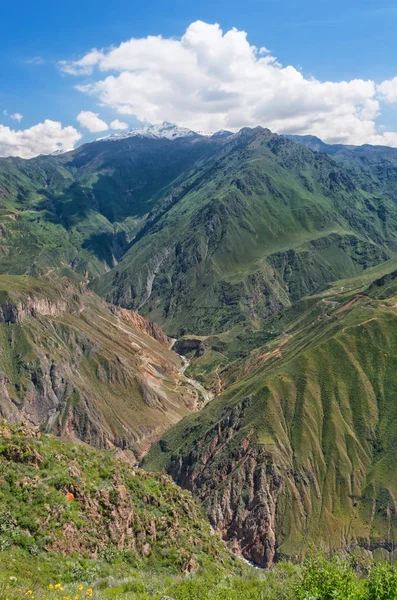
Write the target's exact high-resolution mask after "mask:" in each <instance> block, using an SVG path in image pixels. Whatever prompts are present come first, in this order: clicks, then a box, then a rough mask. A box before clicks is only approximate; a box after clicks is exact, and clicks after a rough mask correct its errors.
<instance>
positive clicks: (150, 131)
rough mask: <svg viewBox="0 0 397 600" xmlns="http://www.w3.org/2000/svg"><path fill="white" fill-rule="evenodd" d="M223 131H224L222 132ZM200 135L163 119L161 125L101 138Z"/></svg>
mask: <svg viewBox="0 0 397 600" xmlns="http://www.w3.org/2000/svg"><path fill="white" fill-rule="evenodd" d="M222 133H223V132H222ZM197 135H200V134H198V133H196V132H195V131H192V130H191V129H187V128H186V127H179V126H178V125H174V124H173V123H168V122H167V121H163V123H161V124H160V125H145V126H144V127H136V128H134V129H130V131H126V132H123V133H112V134H111V135H108V136H106V137H103V138H100V140H102V141H103V140H107V141H110V142H113V141H117V140H125V139H127V138H131V137H144V138H151V139H159V138H164V139H167V140H177V139H180V138H183V137H192V136H197Z"/></svg>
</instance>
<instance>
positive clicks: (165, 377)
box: [0, 123, 397, 600]
mask: <svg viewBox="0 0 397 600" xmlns="http://www.w3.org/2000/svg"><path fill="white" fill-rule="evenodd" d="M396 164H397V150H395V149H392V148H386V147H375V146H362V147H353V146H342V145H336V146H332V145H328V144H324V143H323V142H321V140H319V139H317V138H314V137H312V136H307V137H302V138H300V137H299V136H280V135H276V134H274V133H272V132H271V131H269V130H268V129H265V128H262V127H254V128H248V127H247V128H243V129H241V130H240V131H238V132H237V133H231V132H222V133H221V134H214V135H212V136H209V135H202V134H198V133H195V132H193V131H190V130H188V129H185V128H178V127H176V126H173V125H171V124H169V123H164V124H163V125H161V126H155V127H149V126H148V127H144V128H142V129H140V130H136V131H134V130H133V131H132V132H129V133H121V134H113V135H111V136H110V137H108V138H103V139H99V140H97V141H94V142H92V143H89V144H85V145H83V146H80V147H79V148H77V149H76V150H73V151H71V152H66V153H63V154H57V155H50V156H38V157H37V158H33V159H31V160H22V159H19V158H6V159H0V416H1V418H2V419H3V421H2V424H1V429H0V446H1V448H0V500H1V503H2V506H3V504H4V506H5V507H6V509H4V510H5V513H4V514H6V513H7V515H8V516H7V517H4V519H5V521H4V523H6V525H4V527H3V525H2V523H3V521H2V519H3V516H2V515H3V513H2V512H0V561H1V552H2V551H3V550H1V548H3V546H4V552H5V553H6V554H4V556H6V555H7V556H8V557H9V556H13V557H14V558H13V560H14V559H15V561H18V560H25V559H22V558H20V557H21V556H25V557H26V554H24V553H26V552H27V553H29V552H30V550H29V548H31V547H32V548H33V547H34V550H33V553H34V556H36V555H37V556H41V553H42V554H43V556H44V553H47V552H48V553H50V555H49V558H48V565H47V567H48V571H47V572H46V578H47V579H46V581H47V580H48V583H50V582H51V581H50V580H51V577H52V576H53V573H54V571H53V569H55V570H56V569H57V568H59V569H60V571H61V572H62V573H63V576H64V577H65V578H66V579H65V581H66V580H67V581H70V584H72V583H73V582H72V579H73V578H71V577H69V575H68V574H67V570H68V569H67V561H69V560H72V558H73V556H74V558H73V560H75V559H76V556H75V555H81V556H84V560H83V559H81V560H80V559H78V560H77V559H76V560H77V562H78V563H79V564H80V566H81V565H83V566H81V569H83V571H84V570H85V571H87V572H89V571H90V569H95V568H96V567H95V565H96V564H97V565H98V572H99V571H100V572H101V577H102V580H103V581H104V579H103V578H105V577H108V576H109V577H110V572H111V570H112V569H111V567H110V566H109V565H112V564H113V565H114V569H115V572H117V573H118V575H117V577H119V578H120V579H122V578H123V577H126V575H125V574H126V573H128V572H129V570H130V571H131V572H133V579H134V582H135V583H136V581H135V580H138V579H139V575H137V573H138V571H139V569H142V570H144V571H145V572H146V570H151V569H152V571H154V572H155V571H156V569H158V570H159V573H158V577H159V579H158V582H159V583H158V588H156V589H158V590H160V589H161V590H163V591H164V590H165V591H167V590H168V589H171V590H172V589H174V591H175V590H176V591H175V594H179V595H176V596H175V597H176V598H177V599H178V600H179V598H188V597H194V596H188V595H185V596H183V594H184V593H185V591H183V590H182V587H181V588H180V589H179V588H178V585H179V583H178V582H177V581H176V580H175V581H174V580H172V585H171V583H170V582H168V583H167V585H166V584H165V583H164V581H163V580H162V579H161V577H163V576H164V577H166V576H168V575H167V573H169V575H170V577H171V576H172V577H176V578H177V577H178V574H181V573H183V574H184V576H186V574H188V575H189V576H190V574H191V575H192V581H193V575H194V577H197V581H199V580H200V577H202V576H205V573H206V572H208V573H211V577H213V578H216V577H218V576H219V578H221V579H222V578H223V577H227V576H228V573H229V575H231V576H235V577H236V578H240V579H239V581H240V583H239V584H237V583H236V589H238V585H241V586H242V587H241V588H240V589H241V590H242V589H243V588H244V589H252V590H256V591H252V594H253V595H252V597H258V598H259V597H261V596H254V594H256V593H257V592H258V594H260V591H258V590H259V589H260V588H256V587H255V586H257V585H259V584H257V580H255V582H253V581H251V580H250V577H254V576H253V575H250V574H249V573H250V569H251V567H248V566H247V564H246V563H245V562H243V561H249V562H250V563H252V564H254V565H256V566H257V567H260V569H256V570H258V571H260V574H258V575H257V577H259V579H261V578H267V577H268V578H270V579H271V577H272V575H271V574H270V575H265V574H264V573H262V571H263V569H268V568H270V567H272V568H273V569H274V571H273V572H274V573H275V574H278V573H279V574H280V577H281V578H282V577H284V575H283V574H282V573H283V572H284V571H283V569H284V568H285V569H287V570H288V569H290V571H289V574H288V576H287V575H285V577H286V580H288V581H291V582H293V583H291V586H292V587H291V588H290V592H291V593H290V592H288V593H290V595H288V596H287V595H286V596H285V598H291V599H292V598H293V599H294V600H295V598H298V597H299V598H304V597H305V596H303V595H301V596H293V594H294V593H295V592H293V591H291V590H292V588H293V589H297V588H296V585H297V583H296V578H297V577H298V571H299V567H297V566H296V565H298V564H300V563H301V561H302V560H305V559H307V557H308V556H310V554H311V552H312V549H313V548H316V549H322V550H323V551H324V552H330V553H334V552H336V553H338V552H341V551H342V552H344V553H345V554H346V555H349V556H356V555H357V556H359V559H360V560H362V561H364V562H365V561H371V560H373V559H374V560H376V561H389V562H392V561H394V560H395V542H396V540H395V529H396V506H397V504H396V502H397V489H396V485H395V482H396V481H397V473H396V464H397V463H396V460H395V459H396V456H395V449H396V440H397V429H396V426H397V412H396V410H395V395H396V390H397V379H396V376H397V370H396V357H397V320H396V319H397V311H396V306H397V205H396V195H395V192H396V189H395V181H396V178H395V165H396ZM47 455H48V456H47ZM54 457H55V458H54ZM56 457H58V458H56ZM2 461H3V462H2ZM10 461H11V462H10ZM57 462H58V463H59V465H58V466H59V468H58V466H57ZM11 463H12V467H10V464H11ZM2 465H3V466H2ZM7 465H8V466H7ZM10 468H11V470H12V471H15V475H13V476H12V477H11V476H10V475H7V473H9V469H10ZM2 473H3V474H6V475H4V477H3V475H2ZM2 477H3V478H2ZM21 482H22V483H21ZM17 484H18V485H17ZM67 494H72V495H73V498H74V501H73V502H72V503H71V504H68V501H67ZM50 496H53V500H51V499H50ZM65 498H66V499H65ZM22 501H23V502H25V501H26V502H29V504H31V506H32V507H33V509H34V511H33V512H34V518H33V517H32V518H31V519H30V521H29V523H28V519H27V515H26V514H25V512H24V510H23V509H22V508H21V507H22ZM47 506H49V507H50V508H47ZM1 510H3V509H2V508H1ZM3 512H4V511H3ZM32 514H33V513H32ZM10 515H11V516H10ZM4 519H3V520H4ZM7 519H8V521H7ZM10 523H11V525H12V526H11V525H10ZM32 523H33V524H32ZM2 527H3V529H2ZM10 527H11V529H12V530H14V528H15V531H16V534H15V536H16V537H15V539H16V540H17V541H16V542H15V540H14V541H13V539H14V538H12V537H10V535H9V531H8V530H9V528H10ZM7 528H8V529H7ZM7 532H8V533H7ZM168 534H169V535H168ZM7 536H8V537H7ZM24 536H25V537H26V539H25V537H24ZM3 538H4V544H3V542H2V540H3ZM107 549H109V556H110V554H112V557H111V560H110V559H109V560H108V558H106V556H105V554H106V551H107ZM236 556H237V557H238V558H236ZM18 557H19V558H18ZM57 557H58V558H57ZM60 557H62V558H60ZM65 557H69V558H65ZM70 557H72V558H70ZM241 559H243V560H241ZM51 561H53V562H51ZM58 561H59V562H58ZM64 561H66V562H64ZM83 563H84V564H83ZM46 564H47V563H46ZM305 564H306V563H305ZM54 565H55V566H54ZM57 565H58V566H57ZM285 565H290V566H285ZM292 565H294V566H292ZM83 567H84V568H83ZM76 569H77V571H78V567H77V566H76ZM277 569H280V571H278V570H277ZM152 571H151V572H152ZM13 573H14V571H12V569H11V570H9V571H7V577H14V574H13ZM270 573H272V571H270ZM299 573H300V571H299ZM30 576H31V577H33V574H32V573H31V575H30ZM80 576H81V577H83V579H82V581H88V579H90V578H91V579H92V580H93V581H99V580H100V576H99V575H98V577H97V578H96V575H95V573H93V574H92V576H91V575H87V573H83V575H79V577H80ZM276 576H277V577H278V576H279V575H275V577H276ZM68 577H69V579H68ZM84 577H86V578H88V579H84ZM131 577H132V575H131ZM153 577H154V578H156V577H157V575H156V576H154V575H153ZM160 579H161V582H160ZM270 579H269V582H270V583H268V585H269V586H271V585H272V584H271V581H270ZM75 580H76V581H77V580H78V577H77V576H76V578H75ZM156 581H157V580H156ZM236 581H237V580H236ZM247 581H248V582H249V583H247ZM1 583H2V581H1V579H0V584H1ZM135 583H134V584H133V585H135ZM251 584H252V588H250V586H251ZM98 585H99V584H98ZM112 585H113V584H112ZM117 585H118V584H117V582H116V581H115V582H114V587H115V588H116V587H117ZM120 585H122V584H120ZM123 585H124V584H123ZM126 585H127V584H126ZM131 585H132V584H131ZM136 585H137V589H138V591H139V589H140V590H141V591H139V594H141V595H138V591H137V592H136V594H137V595H136V596H134V595H131V596H130V597H131V598H134V597H136V598H142V599H145V600H147V598H152V597H153V596H152V595H150V592H149V591H144V588H139V586H138V583H136ZM156 585H157V584H156ZM186 585H187V584H186ZM194 585H195V584H194V583H192V586H194ZM200 585H201V584H200ZM225 585H226V584H225ZM274 585H275V586H276V584H275V583H274ZM277 585H278V584H277ZM363 585H364V584H363ZM167 586H168V588H167ZM172 586H174V588H173V587H172ZM175 586H176V587H175ZM181 586H182V584H181ZM244 586H246V587H244ZM294 586H295V587H294ZM145 589H146V588H145ZM178 589H179V591H178ZM209 589H210V588H209ZM269 589H270V588H269ZM274 589H276V587H275V588H274ZM277 589H279V588H277ZM286 589H287V588H286ZM180 590H182V591H180ZM127 591H128V590H127ZM141 592H142V593H141ZM156 593H157V592H156ZM164 593H165V592H164ZM187 593H188V592H186V594H187ZM192 593H193V592H192ZM244 593H245V592H244ZM247 593H248V592H247ZM277 593H279V592H277ZM286 593H287V592H286ZM144 594H146V596H145V595H144ZM275 594H276V592H275ZM98 597H99V596H98ZM104 597H105V596H104ZM106 597H107V596H106ZM111 597H113V596H109V598H111ZM116 597H117V596H114V598H116ZM159 597H161V596H159ZM242 597H243V596H242ZM273 597H274V598H281V597H283V596H278V595H274V596H271V595H270V592H269V598H273ZM227 598H233V596H232V595H229V596H227Z"/></svg>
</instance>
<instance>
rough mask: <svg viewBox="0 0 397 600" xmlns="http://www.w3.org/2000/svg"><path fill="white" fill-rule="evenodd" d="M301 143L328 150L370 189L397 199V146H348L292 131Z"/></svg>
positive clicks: (330, 154)
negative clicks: (328, 142) (296, 133)
mask: <svg viewBox="0 0 397 600" xmlns="http://www.w3.org/2000/svg"><path fill="white" fill-rule="evenodd" d="M287 137H288V138H289V139H291V140H293V141H294V142H296V143H298V144H303V145H304V146H306V147H308V148H310V149H311V150H316V151H318V152H323V153H325V154H328V155H329V156H331V157H332V158H333V160H335V161H336V162H337V163H338V164H340V165H341V166H342V167H344V168H345V169H346V170H347V171H348V173H349V174H350V175H351V176H352V177H353V178H354V179H355V180H356V181H357V182H358V184H359V185H360V186H361V187H362V188H363V190H366V191H368V192H370V193H374V194H377V195H379V194H382V195H386V196H387V197H388V198H390V199H391V200H393V201H394V199H395V197H396V193H397V148H389V147H387V146H371V145H370V144H364V145H363V146H345V145H343V144H325V143H324V142H323V141H321V140H320V139H319V138H316V137H314V136H310V135H308V136H299V135H293V136H292V135H289V136H287Z"/></svg>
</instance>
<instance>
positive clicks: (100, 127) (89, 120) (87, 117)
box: [76, 110, 109, 133]
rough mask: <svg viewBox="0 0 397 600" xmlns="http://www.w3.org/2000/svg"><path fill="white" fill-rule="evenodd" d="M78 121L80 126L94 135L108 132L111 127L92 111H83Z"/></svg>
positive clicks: (78, 116)
mask: <svg viewBox="0 0 397 600" xmlns="http://www.w3.org/2000/svg"><path fill="white" fill-rule="evenodd" d="M76 119H77V121H78V122H79V123H80V125H82V126H83V127H85V128H86V129H88V131H91V132H92V133H97V132H99V131H107V130H108V129H109V125H108V124H107V123H105V121H102V119H100V118H99V115H98V113H94V112H91V111H90V110H82V111H81V112H80V113H79V114H78V115H77V117H76Z"/></svg>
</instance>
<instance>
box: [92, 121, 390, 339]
mask: <svg viewBox="0 0 397 600" xmlns="http://www.w3.org/2000/svg"><path fill="white" fill-rule="evenodd" d="M221 140H223V141H222V143H221V145H220V147H219V148H218V150H217V152H216V154H215V155H213V156H210V157H209V158H207V159H206V160H204V161H202V162H201V164H198V165H197V164H196V165H195V167H194V169H193V170H192V171H191V172H190V173H189V174H188V175H185V176H184V178H183V180H182V179H181V183H180V185H178V186H175V187H173V189H172V191H171V192H170V194H169V196H168V197H167V198H165V200H163V201H160V202H159V203H157V204H156V206H154V207H153V209H152V210H151V212H150V213H149V215H148V217H147V218H146V221H145V224H144V226H143V227H142V228H141V229H140V231H139V232H138V233H137V235H136V236H135V238H134V239H133V240H132V241H131V244H130V247H129V249H128V250H127V251H126V252H125V254H124V255H123V257H122V259H121V260H120V262H119V263H118V264H117V265H116V266H115V267H113V269H111V270H110V271H109V272H108V273H106V274H105V275H103V276H101V277H99V278H97V279H96V280H95V281H94V283H93V289H94V290H95V291H96V292H97V293H99V294H100V295H103V296H104V297H105V298H106V299H107V300H109V301H111V302H114V303H115V304H119V305H122V306H126V307H129V308H134V309H137V310H139V311H141V312H142V313H143V314H144V315H146V316H150V318H151V319H152V320H154V321H156V322H158V323H160V324H161V325H162V326H163V327H165V329H166V331H168V332H170V333H172V335H176V336H180V335H183V334H184V333H185V332H189V333H194V334H197V335H203V334H205V335H208V334H210V333H216V332H221V331H226V330H228V329H230V327H233V326H235V325H236V324H237V323H239V322H241V320H244V321H245V322H246V323H247V326H251V325H252V324H254V325H255V323H260V322H261V321H262V320H263V319H264V318H267V317H268V316H269V315H271V314H275V313H277V312H279V311H280V310H282V309H283V308H284V307H286V306H289V305H290V304H291V303H292V302H295V301H297V300H298V299H299V298H301V297H302V296H304V295H305V294H310V293H313V291H314V290H315V289H316V288H318V287H319V286H321V285H324V284H325V283H326V282H329V281H332V280H335V279H338V278H340V277H344V276H351V275H354V274H356V273H359V272H360V271H361V270H362V269H366V268H368V267H371V266H374V265H376V264H378V263H381V262H382V261H385V260H387V259H388V258H390V257H391V256H392V255H393V254H394V252H395V249H396V233H395V232H396V225H397V220H396V205H395V203H394V202H393V201H392V199H389V198H387V197H384V196H382V195H375V194H372V193H370V192H368V191H364V190H363V189H362V188H361V187H360V186H359V185H358V184H357V182H356V181H355V179H354V178H352V177H350V175H349V174H348V173H347V172H346V170H345V169H343V168H341V167H339V166H338V165H337V164H336V163H335V162H334V161H333V160H331V159H330V158H328V157H327V156H326V155H324V154H320V153H315V152H312V151H311V150H309V149H307V148H305V147H303V146H302V145H299V144H296V143H294V142H292V141H290V140H287V139H286V138H284V137H282V136H277V135H274V134H272V133H271V132H270V131H269V130H266V129H262V128H260V127H258V128H255V129H243V130H241V131H240V132H239V133H238V134H235V135H232V136H229V137H226V138H225V139H224V138H221ZM174 143H175V142H174Z"/></svg>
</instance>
